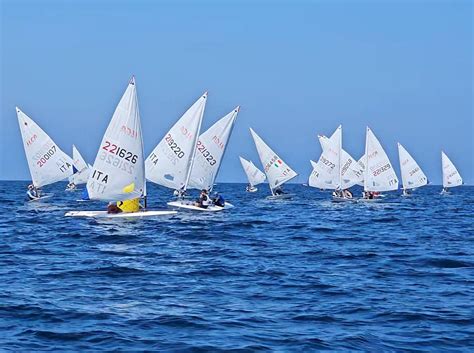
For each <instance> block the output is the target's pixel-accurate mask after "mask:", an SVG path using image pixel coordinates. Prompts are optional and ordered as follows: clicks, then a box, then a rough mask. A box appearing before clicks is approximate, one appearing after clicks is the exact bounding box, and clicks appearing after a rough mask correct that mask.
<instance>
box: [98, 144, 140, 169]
mask: <svg viewBox="0 0 474 353" xmlns="http://www.w3.org/2000/svg"><path fill="white" fill-rule="evenodd" d="M102 149H103V150H106V151H107V152H110V153H112V154H116V155H117V156H119V157H120V158H123V159H125V160H126V161H129V162H132V163H133V164H135V163H137V160H138V156H137V155H136V154H133V153H132V152H128V151H127V150H126V149H124V148H121V147H120V146H117V145H116V144H114V143H110V142H109V141H105V145H104V146H102Z"/></svg>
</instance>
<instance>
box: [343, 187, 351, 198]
mask: <svg viewBox="0 0 474 353" xmlns="http://www.w3.org/2000/svg"><path fill="white" fill-rule="evenodd" d="M342 196H343V197H344V198H346V199H352V192H350V190H349V189H345V190H344V191H342Z"/></svg>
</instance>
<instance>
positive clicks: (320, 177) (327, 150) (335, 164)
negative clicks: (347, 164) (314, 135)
mask: <svg viewBox="0 0 474 353" xmlns="http://www.w3.org/2000/svg"><path fill="white" fill-rule="evenodd" d="M341 133H342V131H341V127H340V126H339V127H338V128H337V129H336V131H335V132H334V133H333V135H332V136H331V137H330V138H327V137H326V136H322V135H318V140H319V143H320V144H321V148H322V150H323V151H322V153H321V156H320V157H319V159H318V162H314V161H311V165H312V166H313V171H312V173H311V175H310V177H309V180H308V185H309V186H312V187H315V188H319V189H322V190H336V189H338V188H340V185H341V180H340V179H341V178H340V175H339V172H340V168H339V165H340V162H341V161H340V160H341V158H340V143H341Z"/></svg>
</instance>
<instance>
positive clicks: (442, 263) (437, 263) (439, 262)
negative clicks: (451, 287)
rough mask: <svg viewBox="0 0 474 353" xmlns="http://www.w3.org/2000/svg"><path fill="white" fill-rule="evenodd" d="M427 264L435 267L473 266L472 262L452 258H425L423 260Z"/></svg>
mask: <svg viewBox="0 0 474 353" xmlns="http://www.w3.org/2000/svg"><path fill="white" fill-rule="evenodd" d="M425 264H426V265H427V266H432V267H436V268H461V267H474V265H473V264H472V263H469V262H464V261H460V260H452V259H435V258H431V259H427V260H425Z"/></svg>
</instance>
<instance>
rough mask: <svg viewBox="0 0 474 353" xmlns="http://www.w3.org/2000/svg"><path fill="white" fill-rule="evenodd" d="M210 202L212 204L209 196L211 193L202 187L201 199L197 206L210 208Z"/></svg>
mask: <svg viewBox="0 0 474 353" xmlns="http://www.w3.org/2000/svg"><path fill="white" fill-rule="evenodd" d="M210 204H211V200H210V198H209V195H208V194H207V190H206V189H202V190H201V194H200V195H199V199H198V200H197V202H196V206H197V207H202V208H208V207H209V205H210Z"/></svg>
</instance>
